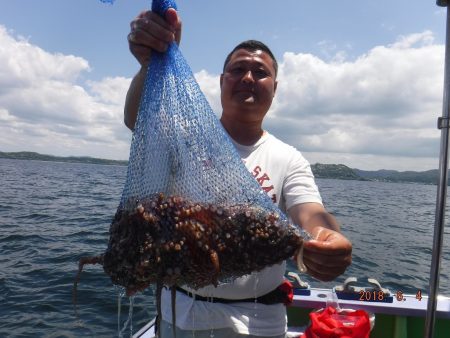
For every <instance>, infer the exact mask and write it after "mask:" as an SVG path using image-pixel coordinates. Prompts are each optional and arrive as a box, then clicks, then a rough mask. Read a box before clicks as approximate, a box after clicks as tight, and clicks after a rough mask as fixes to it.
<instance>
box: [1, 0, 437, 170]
mask: <svg viewBox="0 0 450 338" xmlns="http://www.w3.org/2000/svg"><path fill="white" fill-rule="evenodd" d="M150 4H151V2H150V1H143V0H116V1H115V3H114V4H113V5H108V4H104V3H101V2H100V1H99V0H39V1H30V0H28V1H26V0H14V1H6V0H4V1H2V2H1V5H0V28H1V34H0V151H21V150H31V151H38V152H41V153H47V154H55V155H65V156H68V155H89V156H96V157H106V158H114V159H126V158H128V149H129V142H130V136H131V135H130V132H129V131H128V130H127V129H126V128H125V127H124V126H123V122H122V120H123V117H122V114H123V102H124V96H125V93H126V89H127V87H128V84H129V81H130V79H131V77H132V75H133V74H134V73H135V72H136V71H137V69H138V64H137V62H136V61H135V60H134V59H133V57H132V56H131V54H130V53H129V51H128V45H127V41H126V36H127V34H128V32H129V22H130V21H131V20H132V19H133V18H134V17H135V16H136V15H137V14H138V13H139V12H140V11H141V10H143V9H146V8H149V7H150ZM177 4H178V7H179V12H180V15H181V18H182V20H183V36H182V42H181V50H182V52H183V54H184V55H185V57H186V59H187V60H188V62H189V64H190V65H191V67H192V69H193V71H194V72H195V73H196V76H197V79H198V81H199V83H200V85H201V86H202V89H203V90H204V92H205V94H206V96H207V97H208V98H209V100H210V102H211V105H212V107H213V109H214V110H215V111H216V112H217V113H218V114H219V113H220V105H219V101H218V93H219V92H218V75H219V74H220V71H221V67H222V64H223V59H224V57H225V55H226V54H227V53H228V51H229V50H230V49H232V48H233V47H234V45H236V44H237V43H238V42H240V41H242V40H245V39H248V38H255V39H259V40H262V41H264V42H265V43H267V44H268V45H269V46H270V47H271V48H272V49H273V52H274V54H275V56H276V57H277V58H278V60H279V62H280V65H281V72H280V77H279V82H280V84H279V91H278V93H277V96H276V100H275V102H274V106H273V109H272V111H271V112H270V113H269V115H268V117H267V121H266V124H265V127H266V128H267V129H268V130H269V131H271V132H272V133H273V134H275V135H276V136H279V137H280V138H281V139H283V140H284V141H286V142H288V143H290V144H292V145H294V146H296V147H297V148H298V149H300V150H301V151H302V152H303V153H304V154H305V156H306V157H307V158H308V159H309V160H310V162H312V163H315V162H322V163H343V164H346V165H349V166H350V167H356V168H361V169H380V168H386V169H398V170H409V169H411V170H425V169H431V168H437V165H438V162H437V158H438V151H439V136H440V133H439V131H438V130H437V129H436V128H435V125H436V119H437V117H438V115H440V114H441V109H442V103H441V101H442V83H443V73H442V72H443V62H444V59H443V56H444V41H445V16H446V15H445V14H446V11H445V9H444V8H441V7H438V6H436V3H435V1H424V0H415V1H406V0H391V1H387V0H382V1H372V0H369V1H349V0H341V1H331V0H329V1H312V0H302V1H300V0H284V1H278V2H275V1H266V0H240V1H236V0H229V1H212V0H179V1H178V2H177ZM2 77H3V80H2Z"/></svg>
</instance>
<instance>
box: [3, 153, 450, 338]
mask: <svg viewBox="0 0 450 338" xmlns="http://www.w3.org/2000/svg"><path fill="white" fill-rule="evenodd" d="M125 176H126V167H124V166H106V165H93V164H76V163H57V162H41V161H26V160H23V161H20V160H7V159H0V337H81V336H83V337H114V336H117V326H118V323H117V311H118V309H117V290H116V289H115V288H114V287H113V286H112V284H111V281H110V280H109V277H108V276H106V275H105V274H104V272H103V269H102V268H101V267H100V266H87V267H85V269H84V271H83V273H82V275H81V279H80V283H79V285H78V314H79V318H77V317H76V316H75V313H74V308H73V305H72V285H73V281H74V278H75V275H76V272H77V269H78V260H79V259H80V258H81V257H83V256H91V255H97V254H99V253H102V252H103V251H104V250H105V249H106V246H107V242H108V238H109V233H108V230H109V224H110V222H111V220H112V217H113V216H114V213H115V211H116V208H117V205H118V203H119V200H120V195H121V192H122V188H123V184H124V181H125ZM317 183H318V185H319V188H320V190H321V194H322V197H323V200H324V204H325V206H326V207H327V209H328V210H329V211H330V212H332V213H333V214H334V215H335V216H336V217H337V219H338V220H339V222H340V223H341V225H342V231H343V232H344V234H345V235H346V236H347V237H348V238H349V239H350V240H351V241H352V243H353V264H352V266H351V267H350V268H349V269H347V271H346V272H345V274H344V275H343V276H342V277H340V278H338V279H337V280H336V281H334V282H330V283H320V282H317V281H315V280H314V279H313V278H309V277H308V276H305V275H301V277H302V278H303V279H304V280H306V281H308V282H309V283H310V284H311V285H312V286H314V287H332V286H334V285H336V284H340V283H342V282H343V281H344V280H345V278H347V277H349V276H356V277H358V278H360V279H363V278H368V277H372V278H376V279H378V280H379V281H380V282H381V283H382V285H383V286H384V287H387V288H389V289H390V290H391V291H392V292H396V291H401V292H403V293H416V292H417V290H422V291H424V293H426V292H427V285H428V279H429V269H430V261H431V251H432V236H433V226H434V211H435V200H436V190H437V189H436V186H432V185H421V184H400V183H384V182H365V181H342V180H331V179H330V180H321V179H319V180H317ZM447 215H448V212H447ZM448 229H449V227H448V226H447V227H446V230H445V238H444V250H443V258H442V263H441V281H440V290H441V293H443V294H446V295H450V291H449V290H450V272H449V266H448V265H449V262H450V248H449V245H448V243H449V236H450V234H449V233H450V231H449V230H448ZM294 266H295V265H294V264H289V267H290V269H295V268H294ZM153 294H154V289H152V288H149V289H147V290H146V291H145V292H143V293H140V294H138V295H136V296H135V298H134V300H133V303H134V307H133V327H134V331H137V330H138V329H139V328H140V327H142V326H143V325H144V324H145V323H146V322H148V321H149V320H150V319H152V318H153V317H154V316H155V314H156V310H155V303H154V301H153ZM128 304H129V300H128V299H126V298H124V299H123V301H122V308H123V309H122V313H123V314H124V315H123V316H122V324H123V322H124V321H125V320H126V318H127V316H126V314H128V312H129V309H128V306H129V305H128ZM195 320H199V319H198V318H195ZM124 335H125V336H126V335H127V334H126V333H125V334H124Z"/></svg>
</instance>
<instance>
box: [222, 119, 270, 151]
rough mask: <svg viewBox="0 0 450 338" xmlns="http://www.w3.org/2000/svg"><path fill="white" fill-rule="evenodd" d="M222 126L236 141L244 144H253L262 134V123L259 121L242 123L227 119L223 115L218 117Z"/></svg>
mask: <svg viewBox="0 0 450 338" xmlns="http://www.w3.org/2000/svg"><path fill="white" fill-rule="evenodd" d="M220 122H221V123H222V126H223V127H224V128H225V130H226V131H227V133H228V135H230V137H231V138H232V139H233V140H234V141H235V142H237V143H239V144H242V145H244V146H249V145H252V144H255V143H256V142H257V141H258V140H259V139H260V138H261V136H262V135H263V134H264V130H263V129H262V125H261V123H259V122H254V123H252V122H250V123H247V122H245V123H243V122H240V121H235V120H233V121H229V120H227V119H226V118H224V117H223V116H222V117H221V119H220Z"/></svg>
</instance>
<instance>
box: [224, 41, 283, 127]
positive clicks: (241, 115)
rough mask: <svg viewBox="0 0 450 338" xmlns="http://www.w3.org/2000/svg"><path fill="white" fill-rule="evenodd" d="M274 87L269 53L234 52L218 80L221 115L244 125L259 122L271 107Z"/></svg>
mask: <svg viewBox="0 0 450 338" xmlns="http://www.w3.org/2000/svg"><path fill="white" fill-rule="evenodd" d="M276 87H277V82H276V80H275V69H274V67H273V60H272V58H271V57H270V56H269V54H267V53H265V52H263V51H260V50H257V51H247V50H245V49H238V50H237V51H235V52H234V53H233V54H232V56H231V58H230V62H229V63H228V64H227V65H226V67H225V69H224V72H223V74H222V75H221V77H220V88H221V100H222V108H223V114H226V115H227V117H232V118H235V119H238V120H241V121H245V122H256V121H262V119H263V118H264V116H265V115H266V113H267V111H268V110H269V108H270V105H271V104H272V100H273V97H274V95H275V90H276ZM230 114H232V116H231V115H230Z"/></svg>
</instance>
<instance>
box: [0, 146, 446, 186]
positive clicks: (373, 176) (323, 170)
mask: <svg viewBox="0 0 450 338" xmlns="http://www.w3.org/2000/svg"><path fill="white" fill-rule="evenodd" d="M0 158H8V159H14V160H37V161H52V162H69V163H89V164H104V165H124V166H125V165H128V161H117V160H107V159H102V158H95V157H89V156H69V157H61V156H53V155H43V154H39V153H35V152H30V151H21V152H12V153H7V152H1V151H0ZM311 169H312V171H313V173H314V176H315V177H316V178H332V179H338V180H359V181H382V182H404V183H421V184H437V181H438V175H439V173H438V170H437V169H433V170H427V171H397V170H384V169H382V170H376V171H369V170H360V169H352V168H349V167H347V166H346V165H344V164H322V163H316V164H312V165H311Z"/></svg>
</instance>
